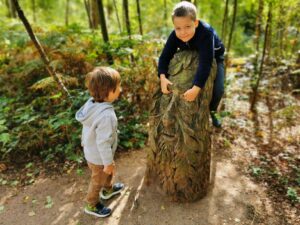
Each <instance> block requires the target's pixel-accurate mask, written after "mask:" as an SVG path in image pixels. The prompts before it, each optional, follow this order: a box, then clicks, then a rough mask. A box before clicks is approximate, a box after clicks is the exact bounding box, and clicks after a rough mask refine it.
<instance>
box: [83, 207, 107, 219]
mask: <svg viewBox="0 0 300 225" xmlns="http://www.w3.org/2000/svg"><path fill="white" fill-rule="evenodd" d="M84 212H85V213H86V214H89V215H93V216H96V217H101V218H103V217H108V216H110V214H111V213H109V214H106V215H100V214H98V213H94V212H91V211H88V210H87V209H84Z"/></svg>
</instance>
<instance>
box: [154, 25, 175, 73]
mask: <svg viewBox="0 0 300 225" xmlns="http://www.w3.org/2000/svg"><path fill="white" fill-rule="evenodd" d="M176 51H177V39H176V35H175V32H174V31H173V32H172V33H171V34H170V36H169V37H168V39H167V42H166V44H165V46H164V48H163V51H162V53H161V55H160V57H159V60H158V76H159V77H160V75H161V74H164V75H165V76H166V77H168V69H169V64H170V61H171V59H172V58H173V56H174V54H175V53H176Z"/></svg>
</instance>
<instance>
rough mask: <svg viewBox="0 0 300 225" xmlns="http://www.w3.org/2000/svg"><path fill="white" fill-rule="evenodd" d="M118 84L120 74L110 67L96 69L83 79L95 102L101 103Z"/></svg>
mask: <svg viewBox="0 0 300 225" xmlns="http://www.w3.org/2000/svg"><path fill="white" fill-rule="evenodd" d="M120 82H121V77H120V74H119V73H118V72H117V71H116V70H114V69H113V68H110V67H96V68H94V70H93V71H92V72H90V73H88V74H87V76H86V79H85V85H86V87H87V89H88V90H89V93H90V95H91V96H92V97H93V98H94V100H95V101H96V102H103V101H104V99H105V98H106V97H108V94H109V92H110V91H115V90H116V88H117V86H118V84H120Z"/></svg>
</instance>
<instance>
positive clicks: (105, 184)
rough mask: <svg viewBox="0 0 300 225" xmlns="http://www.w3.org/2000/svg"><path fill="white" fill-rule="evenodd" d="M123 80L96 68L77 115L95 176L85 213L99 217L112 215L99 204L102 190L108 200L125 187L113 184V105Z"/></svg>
mask: <svg viewBox="0 0 300 225" xmlns="http://www.w3.org/2000/svg"><path fill="white" fill-rule="evenodd" d="M120 80H121V78H120V75H119V73H118V72H117V71H116V70H114V69H112V68H109V67H97V68H95V69H94V70H93V71H92V72H91V73H89V74H88V75H87V77H86V86H87V88H88V90H89V93H90V95H91V96H92V97H91V98H90V99H89V100H88V101H87V102H86V103H85V104H84V105H83V106H82V107H81V108H80V109H79V111H78V112H77V113H76V119H77V120H78V121H79V122H81V123H82V125H83V129H82V141H81V143H82V146H83V150H84V156H85V159H86V160H87V164H88V167H89V169H90V170H91V173H92V174H91V180H90V184H89V188H88V193H87V196H86V202H87V205H86V206H85V208H84V212H85V213H87V214H90V215H94V216H97V217H106V216H109V215H110V214H111V209H110V208H107V207H105V206H104V205H103V204H101V203H100V201H99V192H100V190H101V198H102V199H109V198H111V197H112V196H114V195H116V194H118V193H120V192H121V190H122V189H123V188H124V184H122V183H116V184H114V185H112V177H113V175H114V173H115V164H114V161H113V157H114V153H115V151H116V148H117V123H118V121H117V117H116V114H115V111H114V108H113V105H112V102H113V101H115V100H116V99H117V98H118V97H119V94H120V90H121V86H120Z"/></svg>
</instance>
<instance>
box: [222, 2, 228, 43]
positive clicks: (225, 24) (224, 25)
mask: <svg viewBox="0 0 300 225" xmlns="http://www.w3.org/2000/svg"><path fill="white" fill-rule="evenodd" d="M228 2H229V0H226V2H225V10H224V16H223V22H222V40H223V42H224V43H226V35H227V33H226V31H227V19H228Z"/></svg>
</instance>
